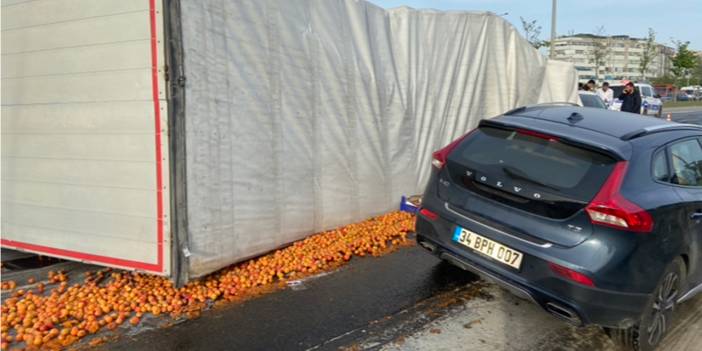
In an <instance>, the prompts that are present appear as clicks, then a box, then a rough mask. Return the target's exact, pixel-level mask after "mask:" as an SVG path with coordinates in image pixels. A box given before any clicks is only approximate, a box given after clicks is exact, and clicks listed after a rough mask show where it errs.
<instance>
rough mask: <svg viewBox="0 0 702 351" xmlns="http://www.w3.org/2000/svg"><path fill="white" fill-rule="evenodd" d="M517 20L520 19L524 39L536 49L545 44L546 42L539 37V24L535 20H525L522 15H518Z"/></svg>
mask: <svg viewBox="0 0 702 351" xmlns="http://www.w3.org/2000/svg"><path fill="white" fill-rule="evenodd" d="M519 20H520V21H522V30H523V31H524V36H525V37H526V40H527V41H528V42H529V43H530V44H531V45H532V46H533V47H534V48H536V49H538V48H540V47H542V46H547V42H546V41H543V40H541V39H540V38H539V36H540V35H541V26H540V25H538V24H537V23H536V20H533V21H527V20H525V19H524V17H521V16H519Z"/></svg>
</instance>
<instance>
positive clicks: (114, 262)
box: [0, 239, 162, 273]
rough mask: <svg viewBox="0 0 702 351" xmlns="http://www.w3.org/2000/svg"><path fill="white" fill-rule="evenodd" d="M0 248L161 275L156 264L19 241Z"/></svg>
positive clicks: (1, 240) (160, 269)
mask: <svg viewBox="0 0 702 351" xmlns="http://www.w3.org/2000/svg"><path fill="white" fill-rule="evenodd" d="M0 242H2V246H3V247H6V248H10V249H23V250H26V251H32V252H37V253H43V254H49V255H52V256H58V257H63V258H69V259H78V260H81V261H85V262H89V263H102V264H105V265H108V266H113V267H119V268H130V269H138V270H142V271H150V272H157V273H161V271H162V267H160V266H159V265H158V264H153V263H145V262H138V261H132V260H125V259H121V258H115V257H108V256H101V255H93V254H89V253H85V252H78V251H73V250H64V249H57V248H54V247H49V246H43V245H35V244H29V243H23V242H19V241H14V240H9V239H0Z"/></svg>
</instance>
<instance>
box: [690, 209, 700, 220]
mask: <svg viewBox="0 0 702 351" xmlns="http://www.w3.org/2000/svg"><path fill="white" fill-rule="evenodd" d="M690 219H702V211H697V212H695V213H693V214H691V215H690Z"/></svg>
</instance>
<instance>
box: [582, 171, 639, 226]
mask: <svg viewBox="0 0 702 351" xmlns="http://www.w3.org/2000/svg"><path fill="white" fill-rule="evenodd" d="M626 169H627V162H626V161H620V162H617V163H616V164H615V165H614V170H612V174H610V175H609V178H607V181H606V182H605V183H604V185H603V186H602V189H600V192H599V193H597V195H596V196H595V198H594V199H592V202H590V204H589V205H587V208H586V209H585V210H586V211H587V214H588V215H589V216H590V221H592V223H594V224H599V225H604V226H608V227H613V228H617V229H624V230H629V231H632V232H639V233H648V232H650V231H651V230H653V218H651V215H650V214H649V213H648V212H646V211H645V210H643V209H642V208H641V207H639V206H637V205H636V204H634V203H632V202H631V201H629V200H627V199H625V198H624V196H622V194H620V192H619V191H620V189H621V185H622V181H623V180H624V176H625V175H626Z"/></svg>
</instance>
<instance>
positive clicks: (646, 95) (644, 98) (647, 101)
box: [609, 83, 663, 117]
mask: <svg viewBox="0 0 702 351" xmlns="http://www.w3.org/2000/svg"><path fill="white" fill-rule="evenodd" d="M634 86H635V87H636V90H637V91H638V92H639V94H641V114H642V115H647V116H650V115H654V116H656V117H661V116H662V115H663V101H661V99H660V97H659V96H657V95H656V94H655V91H654V90H653V87H652V86H651V85H650V84H644V83H636V84H634ZM609 87H610V88H611V89H612V90H613V92H614V101H613V102H612V106H610V107H609V109H610V110H614V111H620V110H621V108H622V100H619V98H618V97H619V95H620V94H621V93H622V91H623V90H624V84H611V85H610V86H609Z"/></svg>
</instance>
